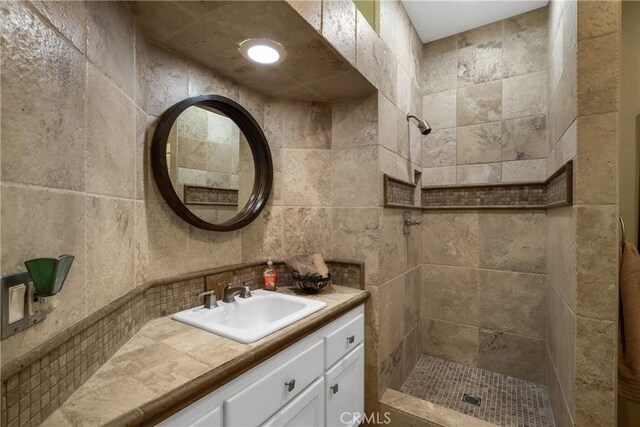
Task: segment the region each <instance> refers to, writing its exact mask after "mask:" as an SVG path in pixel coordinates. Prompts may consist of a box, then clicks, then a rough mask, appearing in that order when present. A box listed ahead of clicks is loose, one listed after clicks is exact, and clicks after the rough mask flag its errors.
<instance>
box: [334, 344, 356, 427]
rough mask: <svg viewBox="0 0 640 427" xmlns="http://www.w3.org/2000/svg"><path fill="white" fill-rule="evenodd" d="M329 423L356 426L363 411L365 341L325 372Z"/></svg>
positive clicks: (335, 426) (335, 425)
mask: <svg viewBox="0 0 640 427" xmlns="http://www.w3.org/2000/svg"><path fill="white" fill-rule="evenodd" d="M325 406H326V425H327V427H337V426H357V425H359V424H360V421H361V420H362V419H363V415H364V345H363V344H360V345H359V346H358V347H356V348H355V349H354V350H353V351H351V353H349V354H347V355H346V356H345V357H343V358H342V359H341V360H339V361H338V362H336V364H335V365H334V366H333V367H332V368H331V369H329V370H328V371H327V372H326V373H325Z"/></svg>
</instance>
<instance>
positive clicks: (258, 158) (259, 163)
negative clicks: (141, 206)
mask: <svg viewBox="0 0 640 427" xmlns="http://www.w3.org/2000/svg"><path fill="white" fill-rule="evenodd" d="M194 106H203V107H211V108H215V109H217V110H218V111H220V112H222V113H224V114H225V115H226V116H227V117H228V118H230V119H231V120H233V122H234V123H235V124H236V125H237V126H238V127H239V128H240V130H241V131H242V133H243V134H244V136H245V138H246V139H247V142H248V143H249V147H251V153H252V155H253V165H254V170H255V178H254V182H253V190H252V191H251V195H250V196H249V200H248V201H247V204H246V205H245V206H244V208H243V209H242V210H241V211H240V212H238V214H237V215H236V216H235V217H233V218H231V219H230V220H228V221H226V222H223V223H220V224H212V223H210V222H207V221H204V220H203V219H201V218H200V217H198V216H197V215H195V214H194V213H193V212H191V211H190V210H189V208H187V207H186V206H185V204H184V203H183V202H182V200H180V197H179V196H178V194H177V193H176V191H175V190H174V188H173V185H172V184H171V178H170V177H169V169H168V167H167V140H168V138H169V133H170V132H171V128H172V127H173V124H174V123H175V121H176V120H177V119H178V116H180V114H181V113H182V112H183V111H184V110H186V109H187V108H189V107H194ZM151 168H152V170H153V178H154V180H155V181H156V184H157V185H158V189H159V190H160V193H161V194H162V196H163V197H164V199H165V200H166V202H167V203H168V204H169V206H170V207H171V209H173V211H174V212H175V213H177V214H178V216H180V218H182V219H184V220H185V221H187V222H188V223H189V224H191V225H194V226H196V227H198V228H201V229H203V230H212V231H233V230H237V229H239V228H242V227H244V226H245V225H247V224H249V223H250V222H251V221H253V220H254V219H256V218H257V216H258V215H259V214H260V212H262V209H264V207H265V205H266V204H267V200H269V195H270V194H271V187H272V185H273V161H272V160H271V151H270V150H269V144H268V142H267V138H266V137H265V136H264V133H263V132H262V129H261V128H260V125H259V124H258V122H256V120H255V119H254V118H253V116H251V114H249V112H248V111H247V110H245V109H244V108H243V107H242V106H241V105H240V104H238V103H237V102H235V101H232V100H231V99H229V98H225V97H224V96H219V95H201V96H195V97H192V98H187V99H185V100H183V101H180V102H178V103H177V104H175V105H174V106H172V107H171V108H169V109H168V110H167V111H165V112H164V114H162V116H161V117H160V122H159V123H158V126H157V128H156V130H155V132H154V134H153V141H152V145H151Z"/></svg>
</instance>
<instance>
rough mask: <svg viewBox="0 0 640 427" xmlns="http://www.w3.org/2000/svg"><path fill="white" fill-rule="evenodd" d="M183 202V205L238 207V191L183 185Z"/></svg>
mask: <svg viewBox="0 0 640 427" xmlns="http://www.w3.org/2000/svg"><path fill="white" fill-rule="evenodd" d="M183 200H184V204H185V205H216V206H238V190H234V189H230V188H216V187H203V186H200V185H185V186H184V197H183Z"/></svg>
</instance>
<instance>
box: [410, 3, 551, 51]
mask: <svg viewBox="0 0 640 427" xmlns="http://www.w3.org/2000/svg"><path fill="white" fill-rule="evenodd" d="M402 3H403V4H404V8H405V9H406V11H407V14H409V18H411V22H412V23H413V26H414V27H415V28H416V30H417V31H418V34H419V35H420V38H421V39H422V42H423V43H427V42H430V41H434V40H439V39H442V38H445V37H448V36H452V35H454V34H458V33H462V32H464V31H467V30H471V29H473V28H478V27H481V26H483V25H486V24H490V23H492V22H496V21H500V20H501V19H505V18H510V17H512V16H515V15H519V14H521V13H524V12H529V11H530V10H534V9H538V8H541V7H544V6H546V5H547V4H548V3H549V1H548V0H402Z"/></svg>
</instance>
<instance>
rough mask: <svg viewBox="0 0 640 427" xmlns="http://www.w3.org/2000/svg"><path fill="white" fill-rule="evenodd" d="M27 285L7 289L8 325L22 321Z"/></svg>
mask: <svg viewBox="0 0 640 427" xmlns="http://www.w3.org/2000/svg"><path fill="white" fill-rule="evenodd" d="M26 292H27V285H25V284H24V283H23V284H21V285H17V286H12V287H10V288H9V324H12V323H15V322H17V321H18V320H22V319H24V310H25V306H24V301H25V298H24V296H25V293H26Z"/></svg>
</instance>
